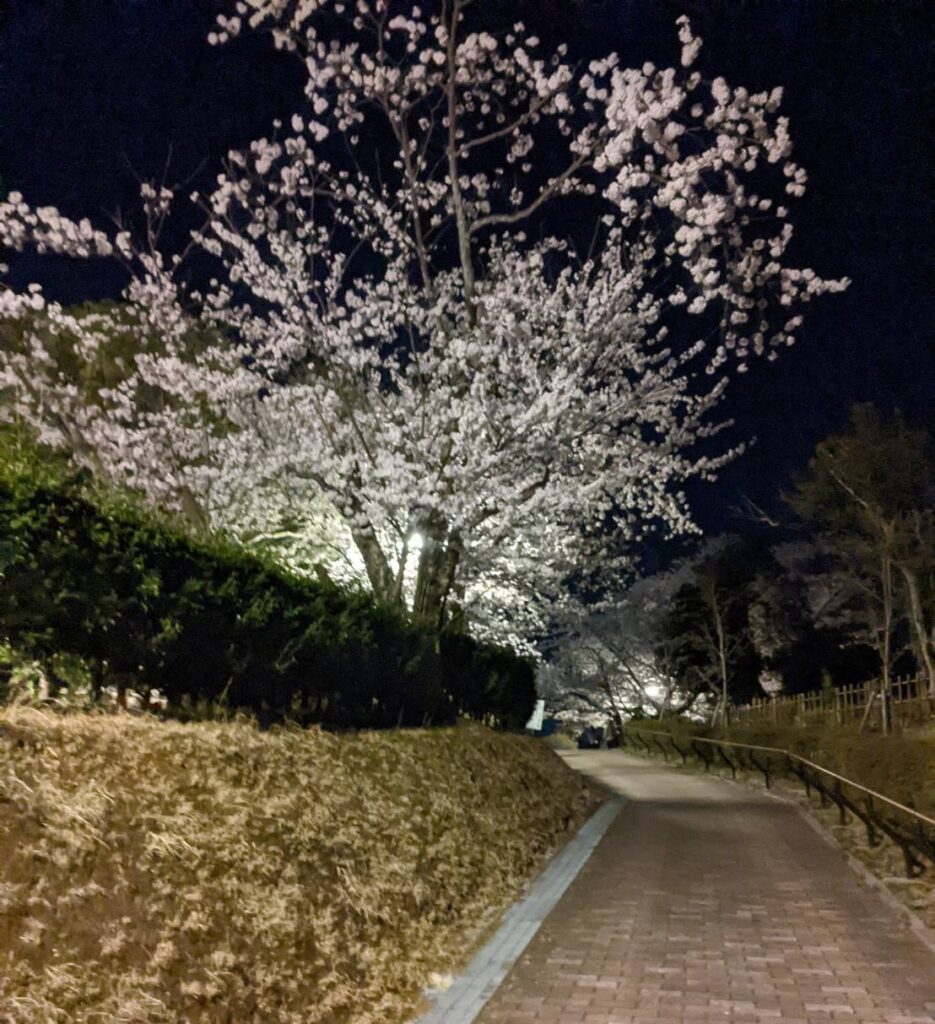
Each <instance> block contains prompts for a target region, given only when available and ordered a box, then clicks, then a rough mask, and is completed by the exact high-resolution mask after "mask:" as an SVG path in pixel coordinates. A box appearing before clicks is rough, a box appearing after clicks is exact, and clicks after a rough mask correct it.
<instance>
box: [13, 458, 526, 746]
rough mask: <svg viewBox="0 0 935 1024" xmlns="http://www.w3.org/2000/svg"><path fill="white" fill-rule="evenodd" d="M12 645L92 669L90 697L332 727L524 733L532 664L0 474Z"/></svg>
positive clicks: (60, 490) (101, 504) (114, 509)
mask: <svg viewBox="0 0 935 1024" xmlns="http://www.w3.org/2000/svg"><path fill="white" fill-rule="evenodd" d="M0 538H2V540H0V573H2V578H3V585H2V587H0V634H2V635H3V636H4V637H5V638H6V640H7V641H8V642H9V643H10V645H11V646H12V647H13V648H15V649H16V650H17V651H19V652H20V653H22V654H24V655H26V656H27V657H30V658H35V659H36V660H38V661H39V662H40V663H41V664H42V665H43V667H44V669H45V671H46V674H47V675H48V677H49V678H50V680H51V682H52V685H53V688H54V687H56V686H62V685H63V680H62V679H61V678H60V676H59V675H58V674H57V673H56V665H57V664H58V663H59V662H60V661H61V658H62V656H63V655H69V656H76V657H79V658H81V659H83V660H84V661H85V663H86V664H87V665H88V666H89V668H90V670H91V673H92V678H93V689H94V690H95V691H96V692H98V693H99V692H100V690H101V689H102V688H103V687H105V686H110V685H113V686H116V687H117V688H118V691H119V692H120V693H125V692H126V691H127V690H128V689H132V690H137V691H140V692H143V693H144V694H145V693H146V692H147V691H149V690H150V689H154V690H158V691H160V693H161V694H163V695H164V697H165V698H166V699H167V701H168V704H169V709H170V711H171V712H172V713H175V714H178V715H184V714H190V713H191V711H190V709H191V708H193V707H195V706H197V705H206V704H218V703H222V704H225V705H226V706H228V707H230V708H243V709H247V710H249V711H251V712H253V713H255V714H257V715H258V716H259V717H260V719H261V720H263V721H275V720H279V719H282V718H287V717H288V718H291V719H293V720H296V721H299V722H302V723H309V722H321V723H324V724H326V725H329V726H333V727H387V726H405V725H423V724H436V725H437V724H445V723H450V722H452V721H454V719H455V718H456V716H457V715H458V714H464V715H467V716H469V717H472V718H475V719H484V720H487V721H489V722H490V723H491V724H494V725H498V726H500V727H504V728H521V727H522V725H523V723H524V722H525V721H526V719H527V718H528V716H529V714H530V713H531V709H532V704H533V701H534V699H535V687H534V681H533V673H532V669H531V667H530V665H529V664H528V663H527V662H526V661H524V660H523V659H520V658H518V657H516V656H515V655H514V654H513V653H512V652H509V651H505V650H502V649H499V648H493V647H489V646H485V645H482V644H479V643H477V642H476V641H474V640H472V639H471V638H469V637H464V636H457V637H450V638H439V637H436V636H434V635H432V634H429V633H426V632H424V631H422V630H420V629H418V628H416V627H415V626H414V625H413V624H412V623H410V622H408V621H407V620H406V618H405V616H404V615H403V614H402V613H401V612H400V611H398V610H396V609H393V608H387V607H382V606H379V605H377V604H375V603H374V601H373V600H372V599H371V598H370V597H369V596H368V595H366V594H363V593H361V592H356V591H349V590H344V589H341V588H339V587H338V586H336V585H334V584H331V583H329V582H327V581H318V580H314V581H313V580H308V579H299V578H296V577H294V576H290V575H288V574H286V573H284V572H283V571H281V570H280V569H278V568H277V567H275V566H274V565H272V564H270V563H268V562H266V561H264V560H263V559H262V558H259V557H257V556H256V555H253V554H251V553H249V552H246V551H244V550H243V549H242V548H239V547H237V546H235V545H233V544H231V543H226V542H224V541H222V540H217V539H214V540H193V539H191V538H190V537H188V536H186V535H183V534H181V533H179V532H177V531H175V530H174V529H172V528H171V527H170V526H169V525H167V524H164V523H162V522H159V521H157V520H155V519H153V518H152V517H148V516H145V515H144V514H142V513H141V512H140V511H139V510H138V509H135V508H134V507H133V506H132V505H129V504H120V503H119V502H117V501H114V500H110V501H99V500H92V499H91V498H90V497H89V496H88V494H87V493H86V492H85V491H83V490H82V488H81V485H80V481H74V480H72V481H69V480H65V479H58V478H55V477H54V476H50V474H48V473H43V474H41V475H40V476H37V475H36V474H28V473H24V472H22V471H21V469H20V470H17V471H16V472H12V471H10V470H7V471H6V472H0Z"/></svg>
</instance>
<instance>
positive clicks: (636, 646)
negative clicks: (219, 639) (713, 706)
mask: <svg viewBox="0 0 935 1024" xmlns="http://www.w3.org/2000/svg"><path fill="white" fill-rule="evenodd" d="M694 571H695V562H694V560H688V561H684V562H682V563H681V564H679V565H677V566H675V567H673V568H672V569H670V570H668V571H666V572H660V573H656V574H655V575H652V576H644V577H642V578H640V579H637V580H635V581H634V582H633V583H632V584H631V585H630V586H629V587H627V589H626V590H624V591H623V592H621V593H619V594H617V595H615V596H614V597H613V598H612V599H608V600H606V601H604V602H601V604H600V605H598V606H596V607H590V608H588V607H582V606H581V605H580V604H575V605H570V606H566V607H565V608H563V610H562V612H561V613H560V614H559V615H558V616H557V617H556V620H555V622H554V623H553V629H552V636H551V642H550V644H549V645H548V646H549V648H550V649H548V650H546V651H545V652H544V653H545V654H546V656H547V657H548V660H547V661H546V663H545V664H544V665H543V666H542V668H541V669H540V677H539V687H540V692H542V693H543V696H544V697H545V699H546V702H547V704H548V706H549V708H550V710H552V711H554V712H559V713H561V712H563V711H573V712H578V713H584V714H591V715H597V716H598V719H599V720H603V721H606V720H610V721H611V722H613V723H614V726H615V728H616V729H617V731H618V732H619V731H622V729H623V723H624V721H625V720H626V719H627V718H630V717H633V716H643V715H647V716H651V717H659V718H663V717H665V716H666V715H678V714H685V713H688V712H691V711H692V710H693V709H696V707H697V705H698V704H699V703H702V704H703V703H705V701H706V700H707V699H708V698H709V695H710V689H711V688H709V687H708V686H707V685H706V683H704V682H703V681H702V680H701V679H700V678H697V677H696V678H693V679H689V678H687V677H686V674H685V673H684V672H683V671H681V668H682V666H681V664H680V660H679V654H680V650H679V645H678V644H677V643H674V642H673V638H672V637H671V636H670V635H667V632H666V625H667V616H668V614H669V610H670V607H671V605H672V602H673V600H674V599H675V597H676V595H677V594H678V592H679V591H680V590H681V589H682V588H683V587H685V586H686V585H687V584H689V583H690V582H691V580H692V579H693V578H694Z"/></svg>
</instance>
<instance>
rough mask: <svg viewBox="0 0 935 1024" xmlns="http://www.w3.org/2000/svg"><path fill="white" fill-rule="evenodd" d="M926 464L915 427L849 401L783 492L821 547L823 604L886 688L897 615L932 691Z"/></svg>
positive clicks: (930, 471) (930, 478) (934, 667)
mask: <svg viewBox="0 0 935 1024" xmlns="http://www.w3.org/2000/svg"><path fill="white" fill-rule="evenodd" d="M933 495H935V467H933V462H932V455H931V442H930V439H929V438H928V436H927V435H926V433H925V432H924V431H919V430H911V429H909V428H908V427H907V426H906V425H905V424H904V423H903V422H902V420H901V418H900V417H898V416H896V417H894V418H893V419H890V420H886V419H884V418H882V417H881V416H880V414H879V413H878V412H877V411H876V410H875V409H874V408H873V407H872V406H858V407H856V408H855V409H854V411H853V415H852V423H851V428H850V430H849V431H847V432H846V433H842V434H837V435H833V436H831V437H829V438H827V439H826V440H825V441H823V442H822V443H821V444H819V445H818V447H817V449H816V451H815V456H814V458H813V459H812V461H811V463H810V464H809V470H808V476H807V477H806V479H805V480H803V481H802V482H801V483H800V484H799V485H798V486H797V488H796V491H795V493H794V495H793V496H792V497H791V499H790V500H791V503H792V506H793V508H795V510H796V511H797V512H798V513H799V514H800V515H801V516H803V517H804V518H806V519H808V520H809V521H810V522H812V523H814V524H815V526H817V527H818V529H819V531H820V538H821V541H822V544H823V545H824V546H825V548H826V549H827V551H828V552H829V553H830V554H831V558H832V567H831V570H830V572H829V573H827V574H826V575H827V579H828V583H829V585H828V587H827V588H826V589H827V592H828V596H829V606H830V607H832V608H834V607H837V608H839V609H840V610H841V611H842V612H843V613H844V614H851V616H852V618H853V622H854V625H855V626H856V627H857V628H858V629H859V630H861V635H862V637H863V638H864V639H866V640H867V641H868V642H869V643H870V644H871V645H872V646H873V648H874V650H876V652H877V654H878V656H879V662H880V673H881V686H882V687H883V690H882V692H883V693H884V694H886V693H888V692H889V686H890V681H891V674H892V669H893V663H894V660H895V657H896V655H897V653H898V647H897V642H896V628H897V625H898V623H899V621H900V620H901V618H903V616H905V617H906V618H907V619H908V621H909V623H910V625H911V630H912V637H913V648H914V650H915V652H916V657H917V660H918V663H919V666H920V668H922V669H923V671H924V672H925V674H926V677H927V679H928V686H929V692H930V693H932V694H935V657H933V647H932V622H933V619H932V617H933V614H935V608H933V606H932V604H931V589H930V588H931V578H932V572H933V558H935V556H933V549H932V544H931V541H932V536H933V532H932V531H933Z"/></svg>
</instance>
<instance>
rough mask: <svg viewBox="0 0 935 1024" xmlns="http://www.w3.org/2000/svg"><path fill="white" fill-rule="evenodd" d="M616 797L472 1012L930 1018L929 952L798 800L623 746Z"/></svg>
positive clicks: (490, 1018)
mask: <svg viewBox="0 0 935 1024" xmlns="http://www.w3.org/2000/svg"><path fill="white" fill-rule="evenodd" d="M567 760H568V761H569V762H570V763H571V764H573V765H574V766H575V767H577V768H579V769H581V770H582V771H585V772H587V773H589V774H591V775H594V776H596V777H598V778H600V779H601V781H603V782H604V783H605V784H606V785H608V786H610V787H611V788H612V789H614V790H616V791H617V792H619V793H622V794H623V795H624V796H625V797H627V798H628V801H629V802H628V803H627V804H626V806H625V807H624V808H623V810H622V811H621V812H620V814H619V815H618V817H617V819H616V821H615V822H614V823H613V824H612V825H611V827H610V829H609V830H608V832H607V834H606V835H605V836H604V838H603V840H602V841H601V843H600V844H599V846H598V847H597V849H596V850H595V852H594V853H593V854H592V856H591V858H590V860H589V861H588V862H587V864H585V866H584V868H583V869H582V871H581V873H580V874H579V875H578V877H577V878H576V879H575V881H574V882H573V883H572V885H571V886H570V887H569V889H568V890H567V891H566V893H565V895H564V896H563V897H562V899H561V901H560V902H559V903H558V905H557V906H556V908H555V910H554V911H553V912H552V913H551V915H550V916H549V917H548V918H547V919H546V921H545V923H544V925H543V926H542V928H541V929H540V931H539V932H538V934H537V935H536V937H535V938H534V939H533V941H532V942H531V943H530V944H529V946H528V947H527V948H526V950H525V952H524V953H523V955H522V957H521V958H520V960H519V961H518V962H517V963H516V965H515V966H514V968H513V970H512V971H511V972H510V974H509V975H508V976H507V978H506V980H505V981H504V982H503V984H502V985H501V986H500V988H499V990H498V991H497V993H496V994H495V995H494V996H493V998H492V999H491V1000H490V1002H489V1003H488V1004H487V1005H486V1007H485V1008H484V1010H483V1011H482V1012H481V1014H480V1016H479V1017H478V1018H477V1022H478V1024H525V1022H535V1024H578V1022H582V1024H656V1022H659V1024H683V1022H684V1024H708V1022H712V1021H718V1022H723V1021H732V1022H733V1021H736V1022H746V1021H750V1022H763V1024H769V1022H771V1021H777V1022H779V1021H781V1022H782V1024H813V1022H819V1021H820V1022H827V1021H851V1022H854V1024H922V1022H925V1024H929V1022H932V1021H935V954H933V952H932V951H931V950H930V949H928V948H927V947H926V946H925V945H923V943H922V942H921V941H920V940H919V939H918V938H917V937H916V936H915V935H914V934H913V933H912V932H911V931H910V929H909V927H908V924H907V920H906V918H905V917H903V916H902V915H901V914H900V913H899V911H898V910H896V909H895V908H893V907H890V906H889V905H887V904H886V903H884V901H883V900H882V899H881V898H880V895H879V894H878V893H877V892H876V891H874V890H873V889H870V888H868V887H867V886H866V885H865V884H863V883H862V882H861V881H860V879H859V878H858V877H857V875H856V874H855V873H854V872H853V871H852V870H851V869H850V868H849V867H848V866H847V864H846V862H845V860H844V857H843V855H842V854H841V853H840V851H838V850H836V849H834V848H832V847H831V846H830V845H829V844H828V843H827V842H825V841H824V840H823V839H822V837H821V836H819V835H818V834H817V833H816V832H815V831H814V830H813V829H812V828H810V827H809V825H808V824H807V822H805V821H804V820H803V819H802V817H801V815H800V814H799V813H798V812H797V811H796V810H795V808H793V807H791V806H789V805H786V804H784V803H781V802H779V801H776V800H773V799H771V798H769V797H767V796H765V795H760V794H757V793H756V792H754V791H747V790H746V789H744V788H742V787H740V786H736V785H732V784H730V783H728V782H725V781H723V780H719V779H715V778H710V777H706V776H703V775H695V774H689V773H683V772H679V771H676V770H673V769H671V768H666V767H665V766H663V765H657V764H653V763H652V762H647V761H643V760H640V759H638V758H635V757H632V756H630V755H627V754H623V753H621V752H620V751H616V750H608V751H587V752H576V753H570V754H568V755H567Z"/></svg>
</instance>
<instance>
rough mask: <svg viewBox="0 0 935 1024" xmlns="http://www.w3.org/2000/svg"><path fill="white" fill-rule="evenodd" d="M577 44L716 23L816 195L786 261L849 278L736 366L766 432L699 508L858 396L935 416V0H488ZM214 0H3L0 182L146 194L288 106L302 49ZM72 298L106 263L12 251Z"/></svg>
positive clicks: (751, 426)
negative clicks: (221, 31)
mask: <svg viewBox="0 0 935 1024" xmlns="http://www.w3.org/2000/svg"><path fill="white" fill-rule="evenodd" d="M486 2H488V3H489V4H490V7H491V8H494V9H497V10H499V11H500V12H502V11H504V10H506V11H508V13H509V15H510V16H511V17H517V18H522V19H523V20H524V21H525V22H526V23H527V25H529V26H531V27H534V28H535V29H536V30H537V32H538V34H540V35H542V36H543V39H544V41H548V42H550V43H553V44H554V43H557V42H561V41H565V42H567V43H568V44H569V52H570V55H571V56H573V57H574V56H579V57H583V58H584V57H591V56H597V55H601V54H603V53H606V52H607V51H609V50H616V51H617V52H618V53H620V55H621V57H622V59H623V61H624V63H626V64H637V65H639V64H642V63H643V62H644V61H645V60H653V61H654V62H656V63H657V64H661V63H663V62H665V63H671V62H673V61H675V60H677V56H678V44H677V41H676V35H675V29H674V21H675V19H676V18H677V17H678V15H680V14H682V13H687V14H688V15H689V16H690V17H691V19H692V22H693V26H694V28H695V30H696V32H697V33H698V34H700V35H701V36H702V37H703V39H704V44H705V45H704V50H703V51H702V57H701V62H700V67H701V70H702V71H703V72H704V73H705V74H706V75H709V76H711V77H713V76H715V75H718V74H720V75H724V76H725V77H726V78H727V79H728V81H729V82H731V83H732V84H734V85H744V86H747V87H749V88H752V89H754V90H759V89H762V88H768V87H772V86H774V85H782V86H783V87H784V88H785V100H784V103H783V111H784V112H785V113H786V114H788V115H789V117H790V119H791V128H792V135H793V139H794V140H795V144H796V152H795V158H796V160H797V162H799V163H801V164H803V165H804V166H805V167H806V168H807V169H808V171H809V175H810V182H809V191H808V194H807V195H806V197H805V199H804V200H800V201H799V202H797V203H795V204H794V205H793V210H794V221H795V226H796V233H797V242H796V244H795V247H794V249H793V251H792V253H791V258H792V259H793V261H794V262H797V263H798V264H799V265H808V266H812V267H814V268H815V269H816V270H817V271H818V272H819V273H820V274H822V275H824V276H828V277H838V276H842V275H847V276H848V277H850V278H851V279H852V280H853V284H852V286H851V288H850V290H849V291H848V292H847V293H846V294H845V295H843V296H828V297H825V298H824V299H822V300H820V301H819V302H818V303H816V304H814V305H812V306H811V307H810V308H809V309H808V310H807V311H806V315H807V320H806V328H805V330H804V331H803V332H802V334H801V337H800V341H799V343H798V344H797V345H796V347H795V348H793V349H791V350H788V351H786V352H784V353H783V354H782V356H781V358H780V359H779V360H778V361H777V362H776V363H773V364H771V365H767V364H765V363H763V364H760V365H757V366H755V367H754V368H753V370H752V371H751V372H750V373H749V374H747V376H746V377H745V378H739V379H738V380H737V382H736V386H735V387H734V388H733V392H732V395H731V398H730V400H729V403H728V405H727V407H726V408H725V411H727V412H729V413H730V414H731V415H732V416H733V417H734V418H735V419H736V421H737V427H736V430H735V433H734V437H736V438H740V437H746V438H749V437H751V436H755V437H756V438H757V443H756V445H755V446H754V447H753V448H752V450H751V451H750V452H748V453H747V454H746V455H745V456H744V457H743V458H742V459H741V460H740V461H738V462H737V463H735V464H734V465H733V466H731V467H730V468H729V469H728V470H726V471H725V472H724V474H723V476H722V479H721V480H720V481H719V483H718V484H716V485H715V486H713V487H712V486H708V487H707V488H705V489H703V490H702V489H699V490H698V493H697V494H696V509H697V512H698V518H699V520H700V522H701V524H702V525H703V526H705V527H706V528H708V529H710V530H715V531H720V530H723V529H729V528H732V527H733V526H736V516H735V514H734V512H733V511H732V510H733V509H735V508H736V507H737V506H738V504H739V503H740V500H741V497H742V495H748V496H749V497H751V498H752V499H753V500H755V501H756V502H758V503H760V504H763V505H765V506H767V507H770V508H775V507H776V505H777V496H778V493H779V491H780V489H781V488H782V487H784V486H786V485H787V484H788V482H789V480H790V479H791V477H792V476H793V475H794V474H795V473H796V472H797V471H801V470H802V469H803V468H804V465H805V463H806V461H807V458H808V455H809V453H810V451H811V450H812V448H813V447H814V445H815V443H816V441H818V440H819V439H820V438H821V437H822V436H823V435H824V434H826V433H828V432H829V431H830V430H834V429H837V428H840V427H842V426H843V425H844V424H845V422H846V419H847V415H848V411H849V408H850V406H851V405H852V404H853V403H854V402H858V401H875V402H876V403H877V404H878V405H880V406H881V407H883V408H885V409H892V408H894V407H898V408H900V409H901V410H903V412H904V413H905V414H906V415H907V416H908V417H909V418H911V419H915V420H922V419H924V420H927V421H929V422H931V417H932V412H933V409H935V403H933V398H935V370H933V365H935V358H933V357H935V342H933V338H935V287H933V285H935V282H933V273H932V268H933V262H932V256H933V251H932V238H933V230H932V229H933V219H935V218H933V216H932V213H933V203H935V173H933V168H935V149H933V141H935V138H933V127H935V88H933V81H935V74H933V72H935V4H933V3H928V2H919V3H915V2H910V0H902V2H890V3H886V2H879V3H873V4H871V3H859V2H850V3H844V2H830V0H827V2H826V0H823V2H797V0H783V2H778V0H777V2H760V3H756V2H745V0H694V2H690V0H680V2H674V0H581V2H577V3H576V2H573V0H539V2H537V3H534V4H532V3H527V2H514V3H512V4H510V5H509V6H508V7H507V6H506V5H504V4H502V3H501V2H500V0H486ZM217 9H218V4H217V3H214V2H206V0H202V2H199V0H188V2H183V0H82V2H81V3H80V4H78V3H74V2H70V0H58V2H50V0H6V13H5V15H2V14H0V18H3V21H2V24H0V28H2V38H0V187H2V188H3V189H4V190H9V189H18V190H20V191H22V192H23V193H24V194H25V196H26V198H27V199H28V200H29V201H30V202H32V203H36V204H39V203H48V204H54V205H57V206H59V207H60V208H61V209H62V210H63V211H64V212H65V213H67V214H70V215H72V216H83V215H90V216H92V218H94V217H97V218H99V219H104V218H106V216H107V215H108V214H110V213H113V212H115V211H116V210H118V209H123V210H125V211H131V210H132V209H133V207H134V206H135V205H136V198H135V197H136V195H137V191H138V182H139V180H140V179H151V178H157V179H159V178H163V176H164V177H165V180H166V181H167V183H169V184H177V183H179V182H183V181H184V182H187V183H188V189H191V188H193V187H198V186H205V185H208V184H210V181H211V178H212V177H213V175H214V174H216V172H217V168H218V164H219V161H220V158H221V157H222V156H223V154H224V153H225V152H226V151H227V150H228V149H229V148H231V147H235V146H241V145H244V144H246V143H247V142H248V141H249V140H250V139H252V138H254V137H258V136H260V135H262V134H264V133H265V132H266V131H267V130H268V127H269V123H270V121H271V120H272V119H273V118H274V117H277V116H278V117H282V118H283V119H285V118H287V117H288V116H289V115H290V114H291V113H292V111H293V110H294V109H295V107H296V100H297V97H298V95H299V90H300V86H301V74H300V70H299V69H298V68H297V66H296V63H295V62H294V58H290V57H288V56H284V55H278V54H276V53H275V52H274V51H273V50H272V48H271V46H270V45H269V44H268V41H267V40H266V39H265V38H249V37H248V38H244V39H240V40H237V41H236V42H235V43H234V44H233V45H230V46H228V47H223V48H220V49H215V48H212V47H210V46H208V44H207V42H206V41H205V37H206V35H207V32H208V30H209V28H210V26H211V23H212V21H213V14H214V12H215V11H216V10H217ZM223 9H226V7H225V8H223ZM14 271H15V278H16V279H17V280H18V281H22V280H24V279H26V278H29V279H35V278H39V279H41V280H43V282H44V283H45V284H46V285H47V287H48V288H49V290H50V292H51V293H52V294H53V295H54V296H55V297H56V298H60V299H63V300H67V301H78V300H81V299H85V298H96V297H101V296H105V295H111V294H115V293H116V292H117V291H118V290H119V287H120V277H119V275H118V274H117V272H116V270H115V269H107V268H105V267H104V266H103V265H101V264H93V265H90V264H88V265H84V266H76V265H75V264H73V263H64V262H59V263H55V262H52V261H49V260H47V259H46V260H43V261H41V262H38V261H36V260H35V259H33V258H25V259H21V260H20V261H19V262H18V263H17V264H16V265H15V267H14Z"/></svg>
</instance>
